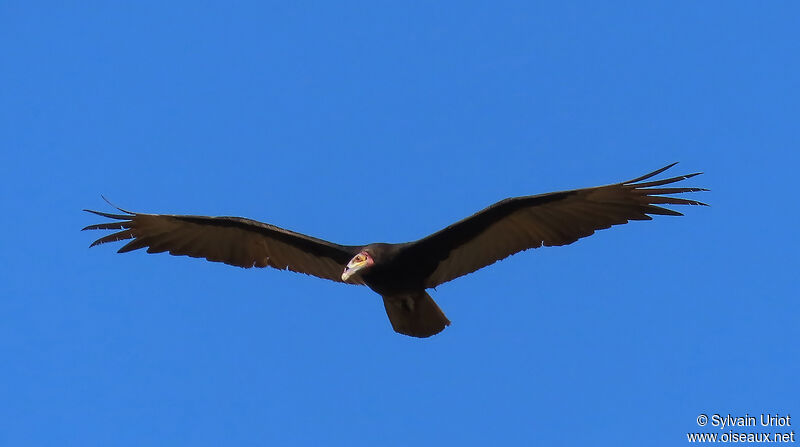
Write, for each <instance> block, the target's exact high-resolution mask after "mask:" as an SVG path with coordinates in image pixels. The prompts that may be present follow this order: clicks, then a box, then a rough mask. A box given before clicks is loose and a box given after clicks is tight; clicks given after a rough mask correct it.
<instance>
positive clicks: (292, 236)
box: [84, 209, 359, 282]
mask: <svg viewBox="0 0 800 447" xmlns="http://www.w3.org/2000/svg"><path fill="white" fill-rule="evenodd" d="M84 211H88V212H90V213H93V214H97V215H99V216H103V217H107V218H109V219H115V221H114V222H107V223H101V224H96V225H89V226H88V227H86V228H84V230H120V231H117V232H116V233H113V234H109V235H107V236H104V237H101V238H100V239H98V240H96V241H94V242H93V243H92V245H91V246H92V247H94V246H95V245H100V244H104V243H106V242H115V241H121V240H130V242H128V243H127V244H126V245H125V246H123V247H122V248H120V249H119V250H118V253H125V252H128V251H132V250H137V249H140V248H145V247H147V252H148V253H161V252H169V254H171V255H185V256H191V257H193V258H205V259H207V260H209V261H213V262H224V263H226V264H230V265H235V266H238V267H244V268H250V267H267V266H269V267H274V268H276V269H281V270H291V271H293V272H300V273H305V274H307V275H313V276H317V277H320V278H324V279H330V280H332V281H338V282H342V278H341V275H342V271H343V270H344V267H345V265H346V264H347V262H348V261H349V260H350V258H352V257H353V256H355V255H356V254H357V253H358V250H359V247H353V246H345V245H338V244H334V243H332V242H328V241H324V240H321V239H317V238H313V237H311V236H306V235H304V234H300V233H295V232H293V231H289V230H284V229H283V228H278V227H276V226H274V225H270V224H266V223H262V222H258V221H255V220H250V219H244V218H241V217H209V216H181V215H170V214H142V213H133V212H130V211H126V210H123V209H120V211H122V212H123V213H125V214H109V213H103V212H100V211H92V210H84Z"/></svg>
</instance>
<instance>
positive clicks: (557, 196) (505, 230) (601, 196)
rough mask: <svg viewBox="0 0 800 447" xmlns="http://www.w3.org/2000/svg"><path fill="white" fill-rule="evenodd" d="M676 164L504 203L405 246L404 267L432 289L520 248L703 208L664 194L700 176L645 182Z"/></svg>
mask: <svg viewBox="0 0 800 447" xmlns="http://www.w3.org/2000/svg"><path fill="white" fill-rule="evenodd" d="M674 165H675V163H673V164H671V165H669V166H666V167H664V168H661V169H659V170H657V171H654V172H651V173H649V174H647V175H643V176H641V177H639V178H635V179H633V180H629V181H626V182H622V183H616V184H612V185H606V186H598V187H595V188H585V189H575V190H572V191H561V192H553V193H549V194H540V195H535V196H526V197H515V198H511V199H505V200H502V201H500V202H497V203H495V204H494V205H492V206H490V207H488V208H486V209H484V210H481V211H479V212H478V213H476V214H474V215H472V216H470V217H468V218H466V219H464V220H461V221H459V222H456V223H454V224H452V225H450V226H448V227H447V228H445V229H443V230H441V231H439V232H437V233H434V234H432V235H430V236H428V237H426V238H423V239H420V240H419V241H416V242H413V243H411V244H409V246H408V247H407V249H406V250H405V252H404V253H403V257H404V258H405V259H404V261H405V262H402V264H403V265H406V266H414V267H408V268H414V269H418V270H417V272H418V274H419V276H420V277H424V278H425V281H424V285H425V287H435V286H437V285H439V284H442V283H444V282H447V281H450V280H453V279H455V278H458V277H459V276H463V275H466V274H468V273H471V272H474V271H475V270H478V269H480V268H482V267H485V266H487V265H490V264H492V263H494V262H497V261H499V260H501V259H503V258H505V257H507V256H510V255H512V254H514V253H517V252H520V251H523V250H527V249H530V248H537V247H541V246H542V245H544V246H554V245H567V244H571V243H572V242H575V241H576V240H578V239H580V238H582V237H586V236H589V235H591V234H592V233H594V232H595V231H596V230H602V229H605V228H609V227H611V226H612V225H620V224H624V223H627V222H628V221H630V220H650V219H652V217H650V216H649V214H663V215H671V216H681V215H682V214H681V213H679V212H677V211H673V210H670V209H667V208H662V207H661V206H658V205H662V204H669V205H706V204H705V203H702V202H698V201H695V200H688V199H681V198H676V197H668V196H665V195H669V194H677V193H685V192H696V191H707V190H706V189H703V188H675V187H667V188H665V187H663V186H664V185H668V184H670V183H674V182H678V181H680V180H684V179H688V178H690V177H694V176H695V175H698V174H700V173H694V174H688V175H681V176H678V177H672V178H668V179H664V180H657V181H650V182H644V180H647V179H649V178H651V177H653V176H655V175H657V174H660V173H661V172H664V171H665V170H667V169H669V168H670V167H672V166H674Z"/></svg>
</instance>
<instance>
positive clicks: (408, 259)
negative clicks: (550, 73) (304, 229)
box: [84, 164, 705, 337]
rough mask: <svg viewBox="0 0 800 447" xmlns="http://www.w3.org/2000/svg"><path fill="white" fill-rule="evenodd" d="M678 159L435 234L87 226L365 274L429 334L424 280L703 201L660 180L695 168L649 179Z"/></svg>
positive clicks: (402, 316)
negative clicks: (396, 237)
mask: <svg viewBox="0 0 800 447" xmlns="http://www.w3.org/2000/svg"><path fill="white" fill-rule="evenodd" d="M673 165H674V164H673ZM673 165H669V166H667V167H665V168H662V169H659V170H657V171H654V172H652V173H650V174H647V175H644V176H642V177H639V178H636V179H633V180H630V181H627V182H622V183H615V184H611V185H606V186H599V187H595V188H584V189H575V190H570V191H560V192H554V193H548V194H540V195H535V196H525V197H515V198H510V199H505V200H501V201H500V202H497V203H495V204H494V205H491V206H489V207H488V208H485V209H483V210H481V211H479V212H478V213H475V214H473V215H472V216H470V217H468V218H466V219H463V220H461V221H459V222H456V223H454V224H452V225H450V226H448V227H446V228H445V229H443V230H441V231H438V232H436V233H434V234H432V235H430V236H427V237H425V238H422V239H420V240H417V241H414V242H406V243H401V244H385V243H374V244H369V245H365V246H349V245H339V244H335V243H332V242H328V241H324V240H321V239H317V238H314V237H310V236H306V235H303V234H299V233H295V232H293V231H289V230H285V229H282V228H279V227H276V226H273V225H270V224H265V223H262V222H257V221H254V220H250V219H245V218H240V217H209V216H184V215H167V214H141V213H133V212H129V211H125V210H122V209H120V211H122V212H123V213H125V214H109V213H103V212H98V211H91V210H86V211H89V212H91V213H94V214H98V215H100V216H103V217H107V218H111V219H115V221H114V222H108V223H102V224H96V225H90V226H88V227H86V228H84V229H85V230H87V229H92V230H97V229H100V230H120V231H118V232H116V233H113V234H110V235H108V236H105V237H102V238H100V239H98V240H96V241H95V242H94V243H93V244H92V245H93V246H94V245H98V244H103V243H106V242H113V241H119V240H125V239H132V240H131V241H130V242H128V244H126V245H125V246H123V247H122V248H121V249H120V250H119V252H127V251H132V250H136V249H139V248H145V247H147V251H148V252H149V253H158V252H165V251H166V252H169V253H170V254H173V255H187V256H192V257H200V258H205V259H207V260H209V261H216V262H224V263H226V264H231V265H235V266H239V267H245V268H249V267H267V266H269V267H274V268H278V269H287V270H292V271H296V272H301V273H306V274H309V275H314V276H318V277H320V278H324V279H329V280H333V281H339V282H346V283H350V284H363V285H366V286H368V287H369V288H370V289H372V290H374V291H375V292H376V293H378V294H379V295H381V296H382V297H383V301H384V306H385V308H386V313H387V315H388V316H389V320H390V321H391V323H392V327H393V328H394V329H395V330H396V331H397V332H400V333H402V334H406V335H411V336H415V337H428V336H431V335H434V334H437V333H439V332H441V331H442V330H443V329H444V328H445V327H446V326H447V325H449V324H450V321H449V320H448V319H447V317H445V315H444V313H443V312H442V311H441V309H439V307H438V306H437V305H436V303H435V302H434V301H433V299H431V297H430V296H429V295H428V293H427V292H426V289H429V288H433V287H436V286H438V285H440V284H442V283H445V282H447V281H450V280H453V279H455V278H458V277H460V276H463V275H466V274H469V273H471V272H474V271H475V270H478V269H480V268H482V267H485V266H487V265H489V264H492V263H494V262H496V261H498V260H500V259H503V258H505V257H507V256H510V255H512V254H514V253H517V252H520V251H523V250H527V249H530V248H537V247H541V246H543V245H544V246H555V245H566V244H570V243H572V242H574V241H576V240H578V239H580V238H582V237H586V236H589V235H591V234H593V233H594V232H595V231H596V230H600V229H604V228H609V227H611V226H613V225H618V224H623V223H627V222H628V221H629V220H649V219H651V217H650V214H666V215H681V213H678V212H676V211H673V210H670V209H667V208H662V207H660V206H657V204H673V205H705V204H704V203H701V202H698V201H694V200H688V199H682V198H676V197H669V196H668V195H669V194H677V193H686V192H696V191H704V189H702V188H675V187H669V188H662V187H661V186H663V185H666V184H670V183H674V182H677V181H680V180H684V179H687V178H690V177H693V176H695V175H697V174H689V175H684V176H678V177H672V178H668V179H664V180H658V181H651V182H643V181H644V180H646V179H648V178H650V177H653V176H655V175H657V174H659V173H661V172H663V171H665V170H666V169H668V168H670V167H671V166H673Z"/></svg>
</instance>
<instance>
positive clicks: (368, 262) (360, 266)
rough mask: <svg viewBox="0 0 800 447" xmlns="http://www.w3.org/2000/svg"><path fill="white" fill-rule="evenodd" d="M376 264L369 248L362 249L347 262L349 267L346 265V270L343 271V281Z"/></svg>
mask: <svg viewBox="0 0 800 447" xmlns="http://www.w3.org/2000/svg"><path fill="white" fill-rule="evenodd" d="M374 264H375V261H374V260H373V259H372V255H371V254H370V253H369V252H368V251H367V250H361V252H360V253H359V254H357V255H355V256H354V257H353V259H351V260H350V262H348V263H347V267H345V268H344V272H342V281H345V282H347V280H348V279H349V278H350V277H352V276H353V275H355V274H356V273H358V272H363V271H364V270H366V269H369V268H370V267H372V266H373V265H374Z"/></svg>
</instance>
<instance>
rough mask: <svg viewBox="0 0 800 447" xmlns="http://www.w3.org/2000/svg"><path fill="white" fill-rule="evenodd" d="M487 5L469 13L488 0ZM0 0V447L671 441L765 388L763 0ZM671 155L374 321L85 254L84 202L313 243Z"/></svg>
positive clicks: (606, 176) (787, 8)
mask: <svg viewBox="0 0 800 447" xmlns="http://www.w3.org/2000/svg"><path fill="white" fill-rule="evenodd" d="M490 3H491V5H490ZM647 3H648V4H647V5H642V4H639V3H636V2H619V3H613V2H612V3H608V2H603V3H602V4H601V3H598V2H583V3H581V2H577V3H564V2H541V3H538V4H537V3H536V2H519V3H505V2H464V1H459V2H440V3H438V4H436V5H432V4H431V2H400V3H398V2H382V1H378V2H375V1H373V2H360V3H353V2H329V3H328V4H323V3H322V2H307V3H305V2H247V1H243V2H220V3H217V4H213V3H209V2H196V1H192V2H180V1H176V2H148V1H142V2H97V3H94V2H66V4H65V3H64V2H31V1H14V0H12V1H5V2H3V3H2V5H0V60H2V68H1V69H0V143H1V144H2V152H0V178H2V182H3V185H2V188H0V197H2V207H3V211H4V215H3V218H2V219H0V230H2V240H3V242H2V250H0V262H1V263H2V264H1V265H2V269H0V278H2V279H1V280H0V296H2V298H0V358H2V367H0V421H2V423H0V445H4V446H52V445H59V446H81V447H86V446H109V445H113V446H142V445H193V446H205V445H208V446H218V445H254V446H255V445H259V446H262V445H387V446H409V445H438V446H441V445H503V444H510V445H552V446H557V445H637V446H640V445H655V446H661V445H664V446H675V445H686V444H687V441H686V432H689V431H697V430H698V427H697V424H696V422H695V419H696V417H697V415H698V414H700V413H709V414H713V413H720V414H727V413H731V414H734V415H736V414H744V413H750V414H760V413H761V412H772V413H775V412H779V413H783V414H785V413H794V414H795V415H796V416H795V417H798V416H800V399H798V396H800V386H799V385H798V384H799V383H800V381H798V380H797V377H798V371H799V370H800V368H798V366H799V363H798V360H797V343H798V336H799V335H800V330H798V323H797V321H798V315H800V304H798V296H797V295H798V281H797V267H798V265H797V249H798V243H797V242H798V241H797V235H796V234H797V231H796V229H795V227H796V225H797V218H798V212H797V209H796V208H797V204H798V199H797V195H796V194H795V193H794V187H793V185H790V182H791V181H793V180H796V178H797V174H796V170H797V165H798V161H800V160H798V155H797V154H798V152H797V151H798V148H800V137H799V136H798V116H799V115H798V114H799V113H800V110H798V109H799V108H800V106H799V105H800V90H798V88H799V87H800V71H799V70H800V58H798V54H800V39H798V28H797V26H798V25H797V24H798V22H797V17H798V14H800V6H798V4H797V3H796V2H788V1H786V2H781V1H776V2H744V1H725V2H647ZM673 161H680V162H681V164H679V165H678V166H677V167H676V168H674V170H673V172H675V173H676V174H677V173H687V172H694V171H704V172H705V175H703V176H700V177H697V178H695V179H692V180H691V182H690V183H691V185H695V186H703V187H708V188H711V189H712V191H711V192H707V193H702V194H698V195H695V198H698V199H700V200H703V201H706V202H708V203H710V204H711V205H712V206H711V207H709V208H701V207H691V208H688V209H682V210H681V211H684V212H685V213H686V216H685V217H680V218H673V217H659V218H656V219H655V220H653V221H650V222H635V223H633V224H629V225H625V226H622V227H615V228H613V229H611V230H606V231H602V232H600V233H598V234H596V235H595V236H592V237H591V238H588V239H584V240H581V241H579V242H578V243H576V244H573V245H571V246H568V247H560V248H546V249H538V250H535V251H530V252H526V253H524V254H520V255H517V256H514V257H512V258H510V259H507V260H505V261H504V262H501V263H498V264H495V265H493V266H491V267H489V268H486V269H484V270H481V271H479V272H478V273H476V274H473V275H469V276H468V277H465V278H462V279H460V280H457V281H454V282H452V283H448V284H445V285H443V286H441V287H439V289H438V290H437V291H435V292H432V293H433V296H434V298H435V299H436V300H437V301H438V303H439V304H440V305H441V307H442V308H443V309H444V311H445V312H446V313H447V315H448V317H449V318H450V319H451V320H452V321H453V324H452V326H450V327H449V328H448V329H447V330H445V331H444V332H443V333H442V334H441V335H438V336H436V337H433V338H431V339H426V340H418V339H413V338H408V337H404V336H400V335H398V334H395V333H394V332H393V331H392V330H391V327H390V325H389V322H388V320H387V318H386V315H385V313H384V310H383V305H382V303H381V301H380V298H379V297H378V296H377V295H376V294H374V293H372V292H371V291H369V290H368V289H366V288H356V287H350V286H344V285H340V284H335V283H332V282H328V281H323V280H319V279H315V278H311V277H306V276H303V275H297V274H292V273H287V272H279V271H275V270H259V269H251V270H243V269H238V268H234V267H229V266H225V265H221V264H211V263H207V262H205V261H199V260H194V259H188V258H176V257H171V256H167V255H147V254H146V253H144V252H136V253H131V254H127V255H118V254H116V253H115V250H116V248H118V247H119V245H117V246H102V247H99V248H92V249H88V245H89V243H90V242H91V241H92V240H93V239H94V238H95V237H96V236H98V234H89V233H87V232H84V233H81V232H79V231H78V230H80V228H82V227H83V226H85V225H88V224H92V223H97V222H98V219H96V218H95V217H92V216H90V215H88V214H85V213H83V212H81V211H80V210H81V209H82V208H95V209H101V210H109V207H108V206H107V205H106V204H105V203H104V202H103V201H102V200H101V199H100V194H105V195H107V196H108V197H109V198H110V199H111V200H113V201H115V202H116V203H117V204H119V205H120V206H123V207H125V208H129V209H132V210H135V211H141V212H156V213H158V212H162V213H193V214H209V215H240V216H246V217H251V218H254V219H258V220H262V221H266V222H270V223H273V224H275V225H279V226H282V227H286V228H290V229H294V230H297V231H301V232H304V233H307V234H311V235H315V236H318V237H321V238H325V239H329V240H332V241H335V242H340V243H348V244H360V243H368V242H376V241H386V242H400V241H405V240H412V239H417V238H419V237H422V236H424V235H426V234H428V233H431V232H433V231H436V230H438V229H440V228H442V227H444V226H446V225H448V224H449V223H452V222H453V221H455V220H457V219H460V218H463V217H465V216H467V215H469V214H471V213H473V212H474V211H476V210H478V209H480V208H482V207H484V206H486V205H489V204H490V203H493V202H494V201H496V200H499V199H502V198H504V197H508V196H514V195H525V194H535V193H541V192H548V191H555V190H560V189H570V188H575V187H583V186H595V185H600V184H604V183H611V182H616V181H620V180H625V179H629V178H632V177H635V176H638V175H640V174H643V173H645V172H648V171H649V170H653V169H656V168H658V167H661V166H663V165H665V164H667V163H670V162H673Z"/></svg>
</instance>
